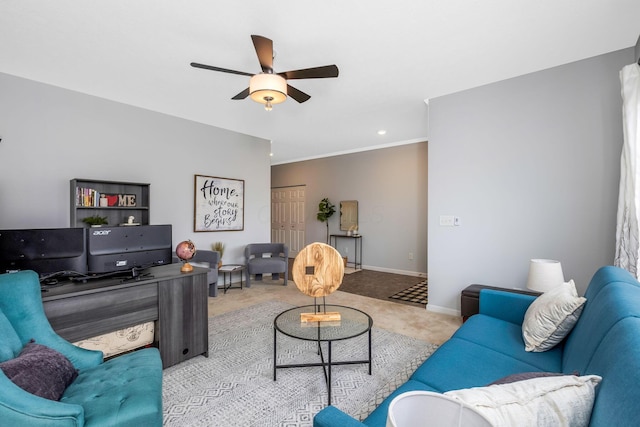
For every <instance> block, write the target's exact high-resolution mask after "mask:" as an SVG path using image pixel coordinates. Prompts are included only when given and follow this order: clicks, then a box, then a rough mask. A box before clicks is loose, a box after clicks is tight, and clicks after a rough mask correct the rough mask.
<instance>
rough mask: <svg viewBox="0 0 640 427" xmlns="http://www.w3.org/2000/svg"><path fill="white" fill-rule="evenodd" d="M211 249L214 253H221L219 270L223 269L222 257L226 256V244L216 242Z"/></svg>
mask: <svg viewBox="0 0 640 427" xmlns="http://www.w3.org/2000/svg"><path fill="white" fill-rule="evenodd" d="M211 248H212V249H213V250H214V251H218V252H220V261H218V268H220V267H222V255H224V243H222V242H215V243H214V244H212V245H211Z"/></svg>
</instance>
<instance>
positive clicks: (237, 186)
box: [193, 175, 244, 231]
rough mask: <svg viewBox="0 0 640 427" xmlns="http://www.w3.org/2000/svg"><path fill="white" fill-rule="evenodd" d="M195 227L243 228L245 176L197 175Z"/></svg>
mask: <svg viewBox="0 0 640 427" xmlns="http://www.w3.org/2000/svg"><path fill="white" fill-rule="evenodd" d="M194 200H195V209H194V211H195V213H194V223H193V231H238V230H244V180H242V179H229V178H219V177H216V176H205V175H195V198H194Z"/></svg>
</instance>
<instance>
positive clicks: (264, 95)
mask: <svg viewBox="0 0 640 427" xmlns="http://www.w3.org/2000/svg"><path fill="white" fill-rule="evenodd" d="M249 95H250V96H251V99H253V100H254V101H255V102H259V103H260V104H264V106H265V109H266V110H267V111H271V108H273V104H279V103H281V102H284V100H285V99H287V81H286V80H285V79H284V77H282V76H280V75H278V74H265V73H260V74H256V75H254V76H252V77H251V80H250V81H249Z"/></svg>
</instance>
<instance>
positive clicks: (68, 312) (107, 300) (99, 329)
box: [44, 283, 158, 342]
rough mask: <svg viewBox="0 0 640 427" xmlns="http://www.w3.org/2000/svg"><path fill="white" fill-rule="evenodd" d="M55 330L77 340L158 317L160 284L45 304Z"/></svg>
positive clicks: (67, 338) (70, 297)
mask: <svg viewBox="0 0 640 427" xmlns="http://www.w3.org/2000/svg"><path fill="white" fill-rule="evenodd" d="M44 311H45V313H46V315H47V317H48V318H49V322H50V323H51V326H52V327H53V329H54V330H55V331H56V332H57V333H58V334H59V335H60V336H62V337H63V338H64V339H66V340H68V341H71V342H73V341H78V340H81V339H86V338H90V337H94V336H96V335H101V334H104V333H107V332H112V331H115V330H118V329H122V328H126V327H129V326H133V325H137V324H139V323H144V322H148V321H154V320H156V319H157V318H158V285H157V283H148V284H143V285H139V286H131V287H127V288H122V289H116V290H113V289H109V290H108V291H105V292H94V293H91V294H84V295H71V296H69V297H68V298H60V299H56V300H52V301H45V302H44Z"/></svg>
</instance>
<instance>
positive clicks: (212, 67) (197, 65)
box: [191, 62, 253, 77]
mask: <svg viewBox="0 0 640 427" xmlns="http://www.w3.org/2000/svg"><path fill="white" fill-rule="evenodd" d="M191 66H192V67H195V68H204V69H205V70H212V71H221V72H223V73H231V74H239V75H241V76H249V77H251V76H253V74H250V73H245V72H244V71H236V70H229V69H227V68H220V67H214V66H213V65H205V64H198V63H197V62H192V63H191Z"/></svg>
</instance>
